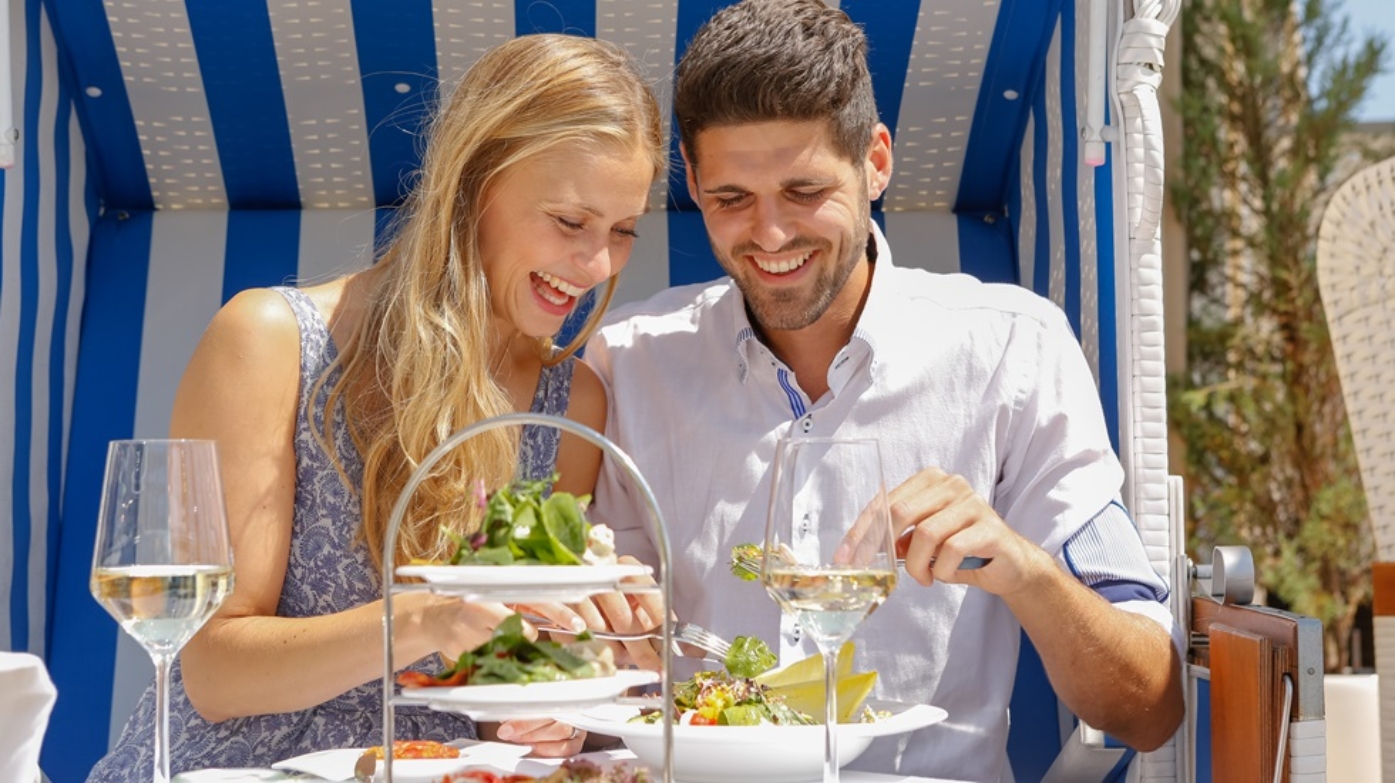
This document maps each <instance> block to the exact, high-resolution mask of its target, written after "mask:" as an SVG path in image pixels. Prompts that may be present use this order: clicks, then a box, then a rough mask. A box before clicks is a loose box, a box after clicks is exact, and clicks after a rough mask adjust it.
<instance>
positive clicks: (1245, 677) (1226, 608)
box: [1190, 597, 1324, 783]
mask: <svg viewBox="0 0 1395 783" xmlns="http://www.w3.org/2000/svg"><path fill="white" fill-rule="evenodd" d="M1191 630H1192V640H1193V645H1192V650H1191V654H1190V659H1191V663H1193V664H1194V665H1197V666H1201V667H1204V668H1206V669H1208V670H1209V671H1210V678H1211V768H1212V779H1213V780H1224V781H1227V783H1231V782H1232V781H1233V783H1270V781H1273V780H1274V764H1275V762H1276V760H1278V759H1279V751H1280V748H1281V743H1282V742H1283V740H1284V738H1285V734H1284V733H1285V732H1286V731H1287V730H1288V724H1289V723H1295V722H1299V721H1307V720H1320V719H1322V717H1323V715H1324V705H1323V690H1322V689H1323V664H1322V624H1321V623H1320V622H1318V621H1317V620H1315V619H1313V618H1311V617H1304V616H1302V615H1297V614H1293V613H1292V612H1284V611H1280V610H1277V609H1270V608H1268V607H1262V606H1235V605H1229V604H1221V603H1217V602H1216V601H1214V600H1212V599H1210V598H1202V597H1194V598H1193V599H1192V628H1191ZM1285 675H1287V676H1288V677H1289V678H1290V681H1291V682H1292V684H1293V685H1292V687H1293V696H1292V702H1291V709H1290V712H1289V715H1288V721H1287V722H1285V721H1284V720H1283V715H1284V708H1285V705H1286V703H1289V700H1288V699H1287V698H1286V685H1285V683H1284V676H1285ZM1282 763H1284V765H1285V770H1284V776H1283V779H1285V780H1287V779H1288V770H1287V766H1288V754H1284V756H1283V760H1282Z"/></svg>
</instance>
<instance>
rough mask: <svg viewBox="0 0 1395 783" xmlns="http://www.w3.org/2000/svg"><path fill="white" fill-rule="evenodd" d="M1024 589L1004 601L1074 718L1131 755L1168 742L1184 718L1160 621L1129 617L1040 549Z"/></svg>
mask: <svg viewBox="0 0 1395 783" xmlns="http://www.w3.org/2000/svg"><path fill="white" fill-rule="evenodd" d="M1037 552H1038V553H1039V554H1038V556H1037V558H1034V559H1036V560H1038V561H1039V562H1037V563H1036V564H1035V565H1034V567H1033V568H1032V569H1030V573H1029V574H1027V575H1024V576H1025V578H1024V579H1023V580H1022V582H1021V587H1020V588H1019V589H1018V590H1015V591H1013V592H1011V593H1008V594H1004V595H1002V596H1001V597H1002V599H1003V601H1004V602H1005V603H1006V604H1007V605H1008V608H1010V609H1011V610H1012V613H1013V614H1014V615H1015V616H1016V617H1017V619H1018V620H1019V621H1020V622H1021V623H1022V628H1023V629H1024V630H1025V631H1026V632H1027V636H1028V637H1030V638H1031V640H1032V643H1033V644H1034V645H1036V648H1037V652H1038V654H1039V655H1040V656H1041V659H1042V663H1043V664H1044V665H1045V667H1046V673H1047V676H1048V677H1049V678H1050V680H1051V686H1052V688H1053V689H1055V691H1056V695H1057V696H1058V697H1060V699H1061V700H1062V701H1064V702H1065V704H1066V706H1067V707H1069V708H1070V710H1071V712H1073V713H1075V714H1076V715H1077V716H1078V717H1079V718H1080V719H1081V720H1083V721H1085V722H1086V723H1088V724H1090V725H1091V726H1094V727H1095V728H1097V729H1100V730H1102V731H1105V732H1107V733H1108V734H1110V735H1112V736H1114V737H1117V738H1118V739H1120V740H1121V741H1123V742H1125V743H1126V744H1128V745H1129V746H1130V747H1133V748H1137V749H1139V750H1145V751H1146V750H1154V749H1156V748H1157V747H1159V746H1161V745H1162V744H1163V743H1165V742H1167V740H1168V738H1170V737H1171V736H1172V734H1173V733H1174V732H1175V731H1176V730H1177V726H1178V725H1179V724H1180V723H1181V721H1182V718H1183V716H1184V713H1185V706H1184V704H1183V700H1182V668H1181V658H1180V656H1179V655H1178V653H1177V649H1176V647H1175V646H1174V645H1173V643H1172V639H1171V638H1170V637H1169V635H1168V633H1167V631H1166V630H1165V629H1163V627H1162V626H1160V625H1158V623H1156V622H1155V621H1153V620H1151V619H1149V618H1147V617H1144V616H1142V615H1139V614H1134V613H1131V612H1127V611H1124V610H1123V609H1120V608H1118V607H1116V606H1114V605H1113V604H1110V603H1109V602H1108V601H1106V600H1105V599H1104V598H1103V597H1101V596H1100V595H1099V594H1098V593H1096V592H1095V591H1094V590H1091V589H1090V588H1088V587H1086V586H1085V585H1083V584H1081V583H1080V582H1079V581H1078V580H1077V579H1076V578H1075V577H1073V576H1072V575H1070V574H1069V573H1067V572H1066V571H1065V570H1063V569H1062V568H1060V567H1059V566H1058V565H1057V564H1056V562H1055V561H1054V560H1053V559H1052V558H1051V557H1050V556H1049V555H1047V554H1046V552H1045V551H1043V550H1040V549H1038V550H1037Z"/></svg>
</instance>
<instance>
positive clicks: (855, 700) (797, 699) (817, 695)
mask: <svg viewBox="0 0 1395 783" xmlns="http://www.w3.org/2000/svg"><path fill="white" fill-rule="evenodd" d="M876 684H877V673H876V672H861V673H860V674H850V675H848V676H846V677H839V678H838V722H839V723H847V722H848V721H849V720H850V719H851V718H852V716H854V715H856V714H857V711H858V710H859V709H860V708H861V707H862V702H863V701H865V700H866V699H867V696H868V695H869V694H871V693H872V686H874V685H876ZM770 693H771V695H772V696H783V697H784V698H785V704H787V705H789V706H790V707H791V708H793V709H796V710H799V711H800V712H804V713H808V714H809V715H811V716H813V717H814V719H815V720H818V721H819V722H820V723H822V722H823V721H822V718H823V715H824V707H823V693H824V686H823V680H822V679H818V680H811V681H809V682H800V683H794V684H792V685H781V686H779V687H776V688H771V689H770Z"/></svg>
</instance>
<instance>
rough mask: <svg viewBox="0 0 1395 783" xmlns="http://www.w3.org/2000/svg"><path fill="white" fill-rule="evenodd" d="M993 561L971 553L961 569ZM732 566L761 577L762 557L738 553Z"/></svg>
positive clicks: (901, 565)
mask: <svg viewBox="0 0 1395 783" xmlns="http://www.w3.org/2000/svg"><path fill="white" fill-rule="evenodd" d="M991 562H993V558H991V557H976V556H974V555H969V556H968V557H965V558H964V559H963V560H962V561H960V563H959V570H960V571H975V570H977V569H980V568H983V567H984V566H986V565H988V564H989V563H991ZM930 564H931V565H934V564H935V560H934V559H933V558H932V559H931V560H930ZM731 567H732V569H733V571H738V570H739V571H741V572H743V573H745V574H746V575H748V576H750V577H751V578H753V579H759V578H760V567H761V558H758V557H751V556H749V555H737V556H736V557H735V558H734V559H732V561H731ZM896 567H897V568H905V567H906V559H905V558H904V557H898V558H896ZM738 576H740V574H738Z"/></svg>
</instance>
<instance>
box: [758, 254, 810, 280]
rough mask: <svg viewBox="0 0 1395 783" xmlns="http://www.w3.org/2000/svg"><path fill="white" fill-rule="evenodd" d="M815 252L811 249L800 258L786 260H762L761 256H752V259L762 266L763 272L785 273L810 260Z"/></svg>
mask: <svg viewBox="0 0 1395 783" xmlns="http://www.w3.org/2000/svg"><path fill="white" fill-rule="evenodd" d="M813 254H814V251H812V250H810V251H809V252H807V253H805V254H804V255H802V256H800V257H798V258H790V259H787V260H785V261H762V260H761V259H759V258H752V260H753V261H755V262H756V266H758V267H760V269H761V271H762V272H766V273H768V274H772V275H783V274H788V273H789V272H793V271H794V270H796V269H798V268H800V267H801V266H804V262H805V261H808V260H809V256H811V255H813Z"/></svg>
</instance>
